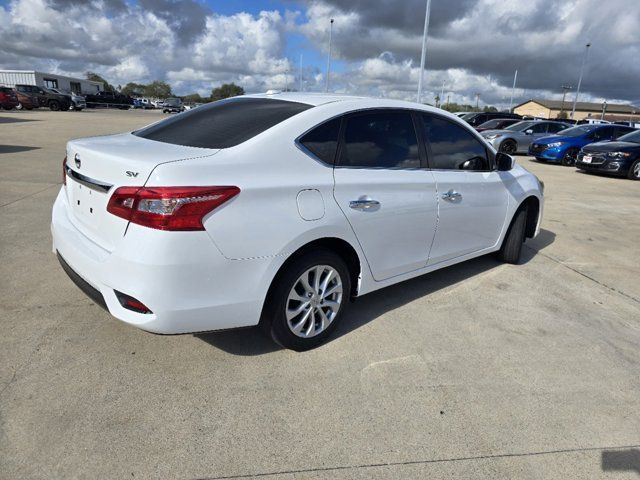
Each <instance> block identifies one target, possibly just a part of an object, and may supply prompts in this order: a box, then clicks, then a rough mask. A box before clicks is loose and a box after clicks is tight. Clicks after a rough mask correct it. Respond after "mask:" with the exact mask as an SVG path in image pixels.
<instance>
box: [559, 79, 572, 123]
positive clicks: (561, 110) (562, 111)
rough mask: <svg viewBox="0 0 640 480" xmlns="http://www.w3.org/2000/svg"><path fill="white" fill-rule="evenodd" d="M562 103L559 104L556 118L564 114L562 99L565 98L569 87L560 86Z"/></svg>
mask: <svg viewBox="0 0 640 480" xmlns="http://www.w3.org/2000/svg"><path fill="white" fill-rule="evenodd" d="M560 88H562V103H561V104H560V113H559V114H558V118H562V114H563V113H564V99H565V97H566V96H567V92H568V91H569V90H571V88H572V87H571V85H562V86H561V87H560Z"/></svg>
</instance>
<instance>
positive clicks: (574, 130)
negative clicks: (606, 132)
mask: <svg viewBox="0 0 640 480" xmlns="http://www.w3.org/2000/svg"><path fill="white" fill-rule="evenodd" d="M596 128H598V125H579V126H577V127H569V128H565V129H564V130H560V131H559V132H558V133H557V134H558V135H562V136H563V137H579V136H581V135H584V134H585V133H589V132H591V131H592V130H595V129H596Z"/></svg>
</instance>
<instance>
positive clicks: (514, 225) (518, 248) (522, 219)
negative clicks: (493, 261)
mask: <svg viewBox="0 0 640 480" xmlns="http://www.w3.org/2000/svg"><path fill="white" fill-rule="evenodd" d="M526 226H527V207H523V208H521V209H520V210H518V211H517V212H516V214H515V215H514V217H513V220H511V225H509V230H507V235H506V236H505V237H504V240H503V241H502V247H501V248H500V251H499V252H498V258H500V260H502V261H503V262H506V263H518V262H519V261H520V253H521V252H522V244H523V243H524V234H525V231H526Z"/></svg>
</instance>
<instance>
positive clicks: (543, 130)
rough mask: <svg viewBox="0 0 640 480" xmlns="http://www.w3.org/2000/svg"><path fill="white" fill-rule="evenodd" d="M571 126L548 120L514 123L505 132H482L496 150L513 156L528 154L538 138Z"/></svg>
mask: <svg viewBox="0 0 640 480" xmlns="http://www.w3.org/2000/svg"><path fill="white" fill-rule="evenodd" d="M570 126H571V125H568V124H566V123H562V122H553V121H547V120H524V121H522V122H518V123H514V124H513V125H510V126H508V127H507V128H505V129H503V130H485V131H483V132H480V135H482V136H483V137H484V138H486V139H487V140H488V141H489V142H490V143H491V144H492V145H493V146H494V147H495V149H496V150H498V151H500V152H504V153H507V154H509V155H512V154H514V153H527V151H528V150H529V145H531V142H533V140H535V139H536V138H540V137H546V136H547V135H553V134H554V133H558V132H559V131H560V130H564V129H565V128H569V127H570Z"/></svg>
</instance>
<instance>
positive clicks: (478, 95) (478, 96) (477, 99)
mask: <svg viewBox="0 0 640 480" xmlns="http://www.w3.org/2000/svg"><path fill="white" fill-rule="evenodd" d="M479 102H480V94H479V93H476V110H479V107H478V104H479Z"/></svg>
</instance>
